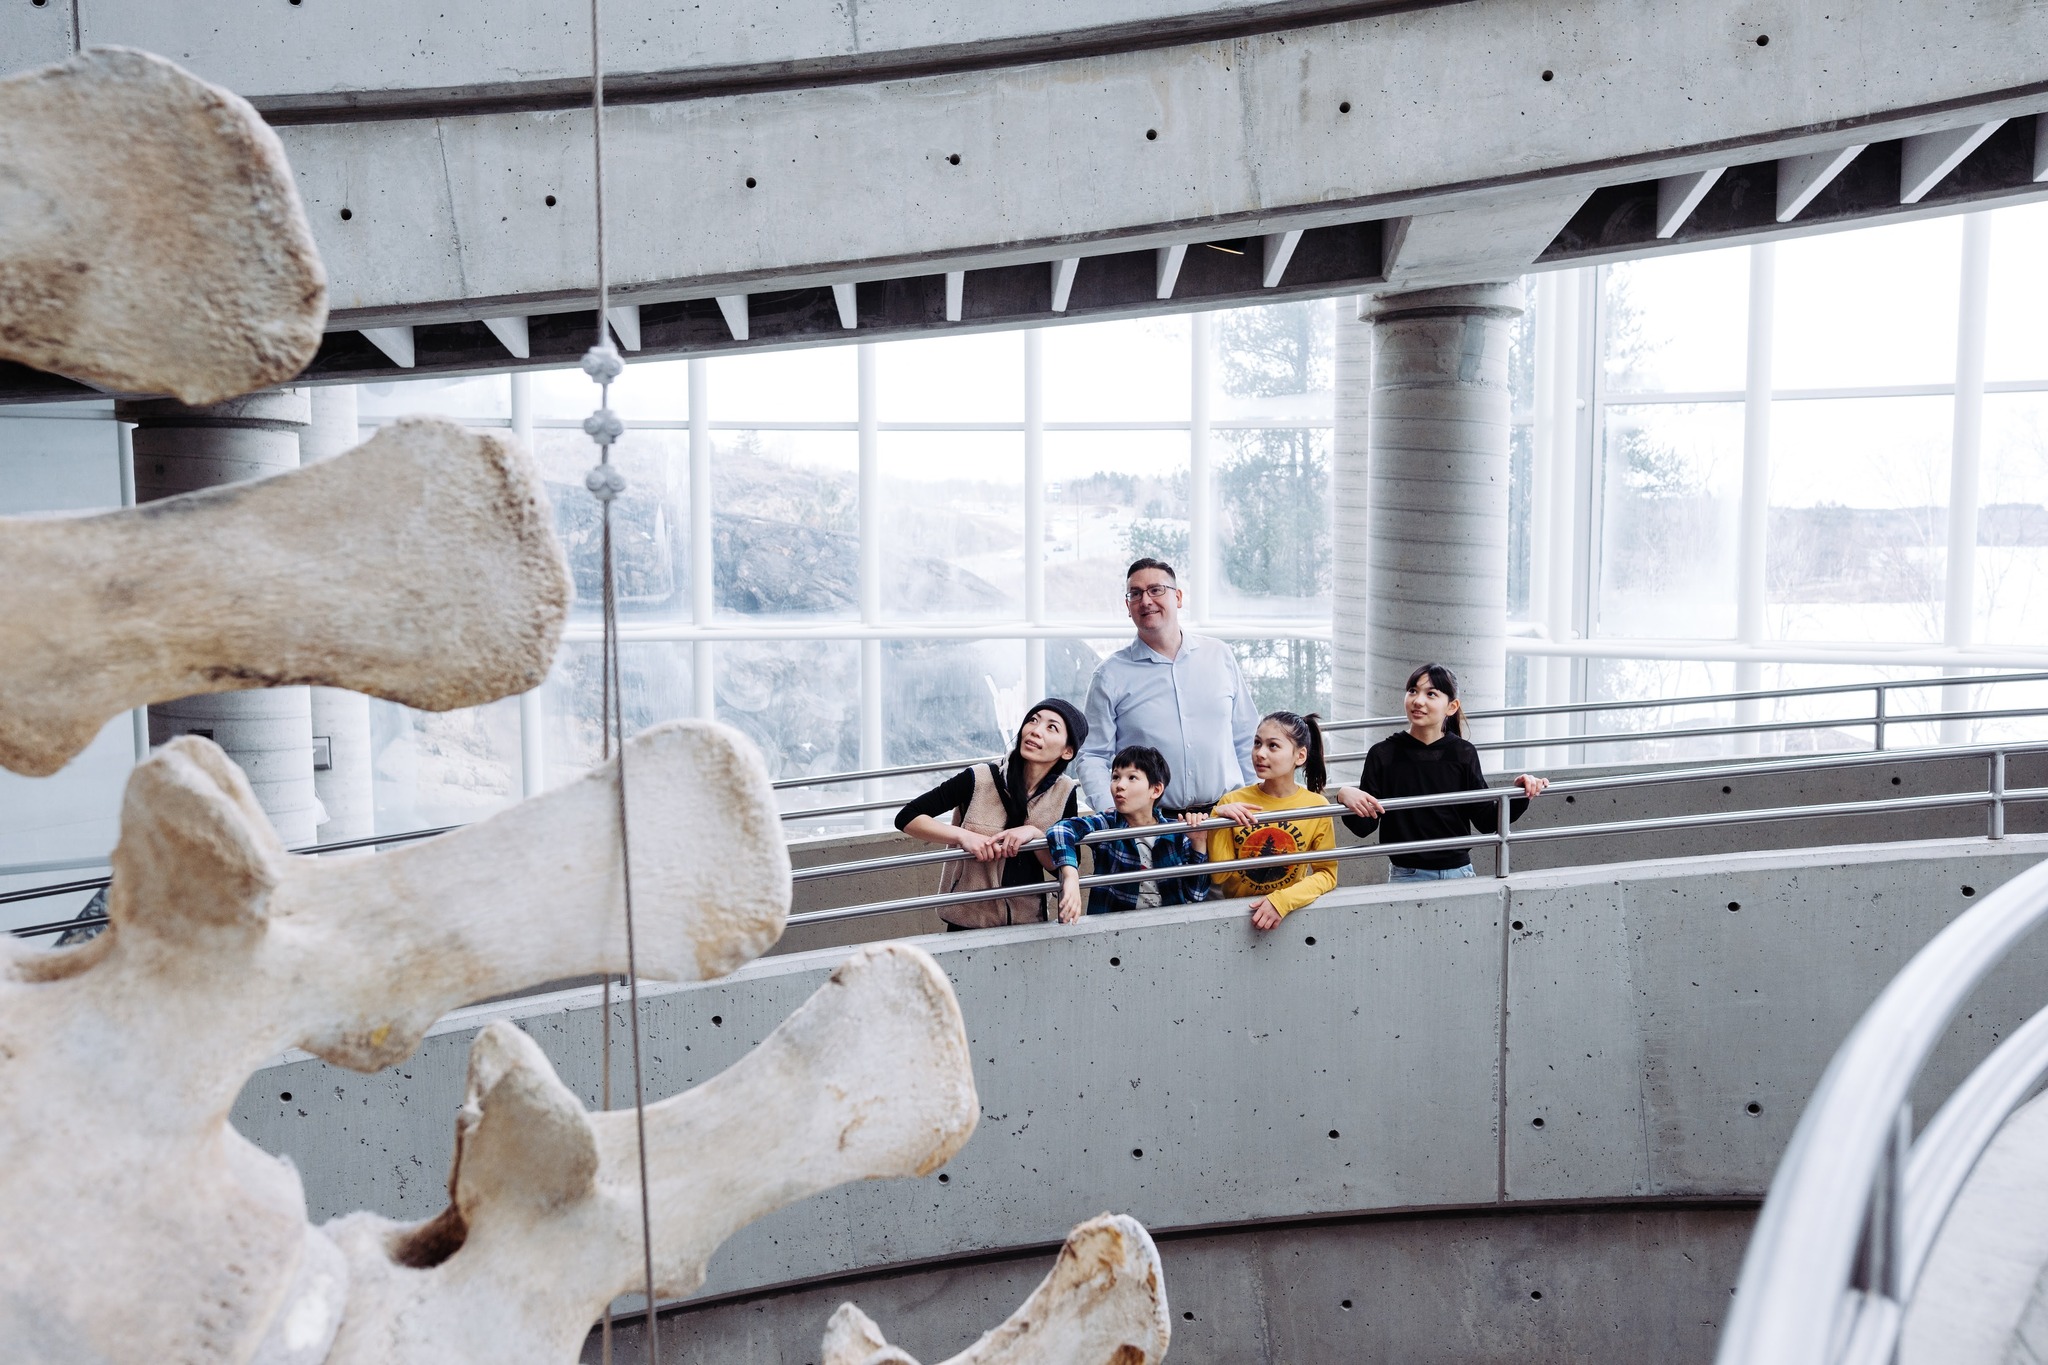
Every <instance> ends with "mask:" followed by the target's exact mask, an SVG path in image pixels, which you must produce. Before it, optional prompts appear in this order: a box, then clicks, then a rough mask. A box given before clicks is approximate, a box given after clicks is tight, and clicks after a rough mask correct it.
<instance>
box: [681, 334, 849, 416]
mask: <svg viewBox="0 0 2048 1365" xmlns="http://www.w3.org/2000/svg"><path fill="white" fill-rule="evenodd" d="M704 368H705V371H706V376H705V388H706V390H707V391H708V397H709V400H710V416H711V420H712V421H714V422H853V421H857V420H858V419H859V417H860V410H859V409H860V403H859V391H860V379H859V358H858V353H857V352H856V351H855V349H854V348H853V347H851V346H820V347H817V348H814V349H811V350H802V351H771V352H759V353H756V354H753V355H733V356H719V357H717V358H715V359H712V360H708V361H706V362H705V366H704Z"/></svg>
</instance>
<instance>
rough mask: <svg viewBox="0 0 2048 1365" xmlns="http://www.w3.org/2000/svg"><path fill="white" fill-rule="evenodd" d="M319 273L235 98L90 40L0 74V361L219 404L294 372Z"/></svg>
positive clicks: (290, 199)
mask: <svg viewBox="0 0 2048 1365" xmlns="http://www.w3.org/2000/svg"><path fill="white" fill-rule="evenodd" d="M326 321H327V274H326V271H325V270H323V269H322V268H321V265H320V257H319V253H318V252H317V251H316V250H315V248H314V246H313V233H312V230H311V229H310V228H308V227H307V225H306V215H305V211H304V210H303V209H302V208H301V206H300V204H299V194H298V190H297V189H296V188H295V187H294V185H293V183H292V172H291V167H290V166H289V165H287V164H286V162H285V156H284V147H283V146H282V144H280V143H279V142H278V140H277V135H276V134H275V133H273V132H271V131H270V128H269V125H267V124H265V123H264V122H263V119H262V118H261V117H260V116H259V115H258V114H257V113H256V111H255V110H254V109H252V108H250V107H249V105H248V103H247V102H246V101H244V100H242V99H241V98H240V97H238V96H236V95H232V94H230V93H228V92H227V91H225V90H222V89H221V88H220V87H218V86H214V85H209V84H207V83H206V82H205V81H202V80H200V79H199V78H198V77H196V76H194V75H192V74H191V73H189V72H187V71H184V70H181V69H180V68H179V67H177V66H175V65H173V64H172V63H170V62H167V61H165V60H164V59H163V58H161V57H156V56H152V55H150V54H149V53H147V52H137V51H134V50H132V49H129V48H119V47H100V48H93V49H90V50H89V51H86V52H82V53H80V54H79V55H77V56H75V57H73V58H72V59H71V60H70V61H67V62H60V63H58V64H57V65H55V66H46V67H43V68H41V69H39V70H35V71H26V72H23V73H21V74H19V75H16V76H12V77H10V78H8V79H7V80H4V81H0V357H5V358H6V359H9V360H18V361H21V362H22V363H23V364H26V365H33V366H34V367H36V368H37V369H39V370H50V371H53V372H55V373H57V374H62V375H67V376H69V377H70V378H72V379H78V380H83V381H84V382H86V383H88V384H92V385H95V386H96V387H98V388H101V389H105V390H108V391H111V392H116V393H138V394H154V393H167V394H171V395H173V396H174V397H177V398H180V399H182V400H184V401H185V402H187V403H192V404H204V403H218V402H220V401H221V400H222V399H225V398H233V397H236V396H238V395H240V394H244V393H252V392H254V391H255V390H257V389H261V388H265V387H268V386H269V385H272V384H279V383H283V382H284V381H285V380H288V379H290V378H291V377H292V376H293V375H296V374H297V373H298V372H299V371H300V370H303V369H304V368H305V367H306V363H307V362H308V361H310V360H311V359H312V358H313V353H314V351H316V350H317V349H318V348H319V345H320V334H321V330H322V328H323V327H324V326H325V325H326Z"/></svg>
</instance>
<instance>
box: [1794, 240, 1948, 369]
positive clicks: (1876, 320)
mask: <svg viewBox="0 0 2048 1365" xmlns="http://www.w3.org/2000/svg"><path fill="white" fill-rule="evenodd" d="M1962 232H1963V227H1962V220H1961V219H1960V218H1932V219H1928V220H1926V221H1923V222H1917V223H1897V224H1893V225H1891V226H1888V227H1875V228H1865V229H1863V230H1862V231H1859V232H1832V233H1828V234H1826V235H1824V236H1818V237H1802V238H1798V239H1795V240H1793V241H1789V242H1783V243H1780V244H1779V246H1778V307H1777V319H1776V321H1777V342H1776V347H1775V349H1774V353H1773V360H1772V364H1773V370H1774V373H1773V382H1774V383H1775V385H1776V387H1777V388H1778V389H1780V390H1781V391H1782V390H1784V389H1806V388H1837V387H1843V386H1847V385H1857V386H1869V385H1877V384H1946V383H1950V382H1951V381H1953V380H1954V379H1955V374H1956V294H1957V288H1958V280H1959V278H1960V271H1961V268H1962Z"/></svg>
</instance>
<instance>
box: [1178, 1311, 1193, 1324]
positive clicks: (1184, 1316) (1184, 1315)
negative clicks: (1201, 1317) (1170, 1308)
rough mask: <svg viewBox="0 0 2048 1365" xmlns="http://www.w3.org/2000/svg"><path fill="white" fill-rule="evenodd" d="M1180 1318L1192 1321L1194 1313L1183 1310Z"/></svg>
mask: <svg viewBox="0 0 2048 1365" xmlns="http://www.w3.org/2000/svg"><path fill="white" fill-rule="evenodd" d="M1180 1320H1181V1321H1182V1322H1193V1321H1194V1320H1195V1315H1194V1314H1193V1313H1189V1312H1185V1311H1183V1312H1182V1313H1181V1315H1180Z"/></svg>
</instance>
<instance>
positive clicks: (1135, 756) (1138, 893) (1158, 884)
mask: <svg viewBox="0 0 2048 1365" xmlns="http://www.w3.org/2000/svg"><path fill="white" fill-rule="evenodd" d="M1172 778H1173V773H1172V770H1171V769H1169V768H1168V767H1167V766H1166V757H1165V755H1163V754H1161V753H1160V752H1159V751H1158V750H1157V749H1151V748H1147V747H1145V746H1144V745H1140V744H1133V745H1129V746H1127V747H1125V748H1123V749H1120V750H1118V751H1117V755H1116V757H1115V758H1114V759H1112V760H1110V765H1109V794H1110V799H1111V800H1112V801H1114V802H1115V804H1116V812H1115V813H1114V814H1095V815H1076V816H1072V817H1070V818H1068V819H1065V820H1061V821H1059V822H1058V823H1056V824H1054V825H1053V826H1052V827H1051V828H1049V829H1047V830H1046V832H1045V843H1046V847H1047V849H1048V850H1049V851H1050V852H1051V854H1052V860H1053V866H1054V867H1056V868H1057V869H1058V870H1059V880H1060V923H1061V924H1072V923H1073V922H1074V921H1075V920H1078V919H1080V918H1081V869H1080V865H1079V861H1078V857H1079V852H1078V851H1079V846H1080V842H1081V839H1082V838H1083V837H1084V836H1085V835H1089V834H1093V833H1095V832H1096V831H1097V830H1104V829H1143V828H1145V827H1146V826H1148V825H1157V824H1159V823H1161V821H1160V818H1159V815H1158V804H1159V798H1160V796H1161V795H1163V794H1164V793H1165V791H1166V784H1167V783H1168V782H1169V781H1171V780H1172ZM1204 818H1206V816H1205V813H1204V812H1199V811H1198V812H1195V813H1193V814H1190V815H1189V816H1188V817H1187V820H1188V824H1189V826H1190V827H1191V828H1192V827H1194V826H1197V825H1199V824H1200V823H1201V821H1202V820H1203V819H1204ZM1088 847H1090V848H1092V849H1094V850H1095V871H1096V872H1097V874H1103V873H1110V872H1136V871H1139V870H1140V869H1151V868H1167V867H1190V866H1193V865H1196V864H1199V863H1202V862H1205V861H1207V858H1208V854H1207V852H1206V851H1205V849H1204V848H1203V847H1202V844H1201V842H1200V841H1198V840H1195V839H1191V838H1189V835H1188V831H1184V830H1179V829H1175V830H1172V831H1168V832H1162V833H1159V834H1155V835H1152V836H1150V837H1149V838H1131V839H1107V840H1104V841H1103V842H1101V843H1099V844H1090V845H1089V846H1088ZM1208 895H1209V877H1208V874H1207V873H1197V874H1195V875H1192V876H1180V877H1160V878H1157V879H1150V878H1148V879H1146V880H1144V881H1129V882H1116V883H1113V884H1111V885H1109V886H1097V887H1092V888H1090V889H1089V892H1088V913H1089V914H1091V915H1103V914H1108V913H1110V912H1112V911H1116V910H1146V909H1150V908H1152V907H1153V906H1156V905H1186V904H1188V903H1190V902H1192V901H1199V900H1205V899H1207V897H1208Z"/></svg>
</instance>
